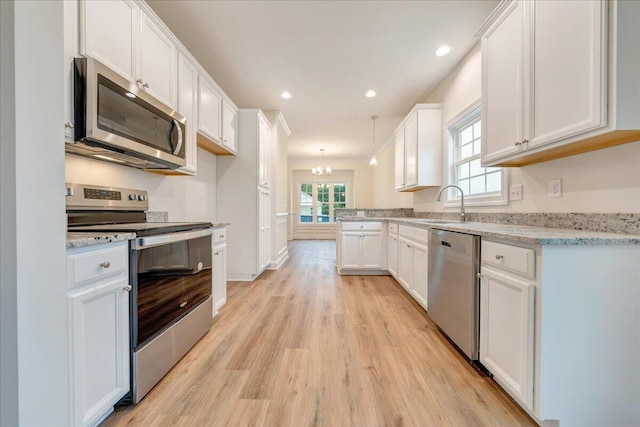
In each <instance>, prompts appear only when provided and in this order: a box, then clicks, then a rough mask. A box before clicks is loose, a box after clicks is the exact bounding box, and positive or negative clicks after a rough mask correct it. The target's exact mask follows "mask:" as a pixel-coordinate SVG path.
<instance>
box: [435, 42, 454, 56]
mask: <svg viewBox="0 0 640 427" xmlns="http://www.w3.org/2000/svg"><path fill="white" fill-rule="evenodd" d="M449 52H451V48H450V47H449V46H446V45H445V46H440V47H439V48H438V50H436V56H445V55H446V54H447V53H449Z"/></svg>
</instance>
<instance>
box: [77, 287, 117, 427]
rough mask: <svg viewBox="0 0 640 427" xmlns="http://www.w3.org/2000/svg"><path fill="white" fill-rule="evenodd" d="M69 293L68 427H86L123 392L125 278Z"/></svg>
mask: <svg viewBox="0 0 640 427" xmlns="http://www.w3.org/2000/svg"><path fill="white" fill-rule="evenodd" d="M98 283H99V284H98V285H96V286H92V287H88V288H85V289H83V290H80V291H75V292H72V293H70V294H69V306H70V312H71V319H70V322H69V325H70V328H71V330H70V336H69V341H70V348H71V351H70V353H71V364H70V366H71V370H72V371H71V378H72V380H71V393H72V396H73V398H72V402H73V410H72V414H73V415H72V416H73V425H83V426H85V425H90V424H93V423H94V422H95V421H96V419H97V418H99V417H100V416H101V415H102V414H104V413H105V412H106V411H108V409H109V408H110V407H112V406H113V405H114V404H115V403H116V402H117V401H118V400H119V399H120V398H121V397H123V396H124V395H125V394H127V392H128V391H129V292H128V291H126V290H125V288H126V287H127V284H128V283H127V278H121V279H116V280H105V281H102V282H101V283H100V282H98Z"/></svg>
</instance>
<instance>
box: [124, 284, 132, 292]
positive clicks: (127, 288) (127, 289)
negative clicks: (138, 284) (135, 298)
mask: <svg viewBox="0 0 640 427" xmlns="http://www.w3.org/2000/svg"><path fill="white" fill-rule="evenodd" d="M131 289H133V288H132V287H131V285H127V286H125V287H124V288H122V290H123V291H125V292H129V291H130V290H131Z"/></svg>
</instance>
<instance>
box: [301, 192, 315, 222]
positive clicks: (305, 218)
mask: <svg viewBox="0 0 640 427" xmlns="http://www.w3.org/2000/svg"><path fill="white" fill-rule="evenodd" d="M300 222H313V184H300Z"/></svg>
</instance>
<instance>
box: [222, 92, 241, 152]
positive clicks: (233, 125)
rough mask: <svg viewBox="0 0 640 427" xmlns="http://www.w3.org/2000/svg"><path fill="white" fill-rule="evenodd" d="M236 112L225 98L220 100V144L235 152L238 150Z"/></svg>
mask: <svg viewBox="0 0 640 427" xmlns="http://www.w3.org/2000/svg"><path fill="white" fill-rule="evenodd" d="M237 133H238V113H237V112H236V110H235V109H234V108H233V106H232V105H231V104H229V103H228V102H227V101H226V100H224V99H223V100H222V145H223V146H224V147H226V148H228V149H229V150H231V151H233V152H234V153H236V152H237V151H238V145H237V141H238V140H237V137H236V135H237Z"/></svg>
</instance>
